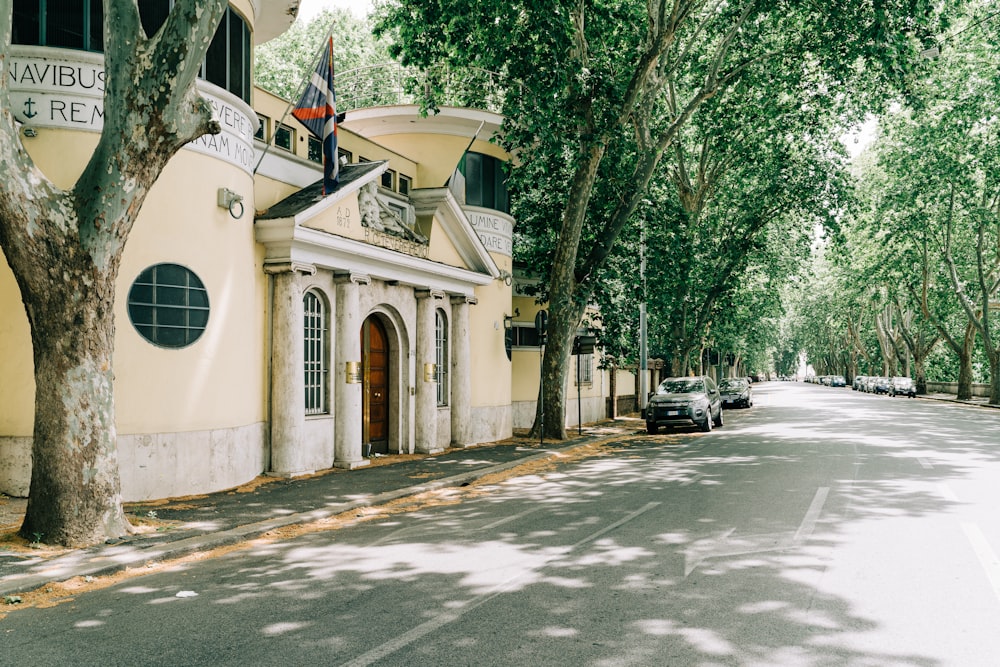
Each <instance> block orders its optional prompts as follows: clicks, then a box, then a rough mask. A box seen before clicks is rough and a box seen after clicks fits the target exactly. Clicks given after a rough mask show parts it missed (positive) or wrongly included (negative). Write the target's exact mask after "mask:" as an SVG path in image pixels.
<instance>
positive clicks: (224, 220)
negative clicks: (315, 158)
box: [0, 128, 266, 435]
mask: <svg viewBox="0 0 1000 667" xmlns="http://www.w3.org/2000/svg"><path fill="white" fill-rule="evenodd" d="M97 137H98V135H97V134H96V133H92V132H72V131H65V130H55V129H48V128H43V129H42V130H40V131H39V136H38V137H36V138H33V139H28V140H26V141H25V146H26V148H27V149H28V151H29V153H30V154H31V155H32V158H33V159H34V160H35V162H36V164H38V165H39V167H40V168H41V169H42V171H43V172H44V173H45V174H46V176H48V177H49V178H50V179H52V181H53V182H54V183H55V184H56V185H58V186H60V187H63V188H70V187H72V186H73V184H74V183H75V181H76V179H77V178H78V176H79V174H80V173H81V171H82V170H83V167H84V166H85V163H86V160H87V159H88V158H89V155H90V153H91V152H92V150H93V146H94V145H95V144H96V141H97ZM221 187H227V188H229V189H230V190H233V191H235V192H238V193H240V194H242V195H244V196H245V197H246V199H247V201H249V200H250V199H251V198H252V197H251V195H252V192H253V182H252V179H251V177H250V176H249V175H248V174H246V173H245V172H243V171H241V170H239V169H237V168H235V167H233V166H230V165H228V164H226V163H224V162H222V161H220V160H218V159H215V158H213V157H209V156H205V155H201V154H198V153H195V152H192V151H180V152H179V153H178V154H177V155H176V156H174V158H173V159H172V160H171V162H170V163H169V164H168V165H167V167H166V169H165V170H164V172H163V174H162V175H161V177H160V179H159V180H158V181H157V183H156V184H155V185H154V186H153V189H152V190H151V191H150V193H149V195H148V197H147V199H146V202H145V203H144V204H143V208H142V211H141V212H140V214H139V217H138V219H137V221H136V223H135V226H134V227H133V230H132V233H131V235H130V237H129V239H128V242H127V245H126V248H125V252H124V255H123V258H122V265H121V269H120V272H119V281H118V287H117V293H116V305H115V317H116V338H115V356H114V363H115V400H116V413H117V424H118V431H119V433H123V434H127V433H156V432H161V431H188V430H200V429H211V428H224V427H229V426H242V425H247V424H251V423H255V422H259V421H263V420H264V417H265V408H266V403H265V401H266V393H265V392H264V377H265V376H264V373H265V369H266V365H265V364H263V363H262V359H263V357H264V354H263V350H264V336H265V324H266V323H265V321H264V319H265V318H264V313H265V292H266V283H265V277H264V274H263V272H262V270H261V266H262V262H263V251H262V249H260V248H258V247H257V246H256V244H255V243H254V239H253V215H252V212H251V211H249V210H248V211H247V212H246V213H244V216H243V218H242V219H240V220H234V219H233V218H232V217H230V215H229V213H228V211H226V210H225V209H222V208H219V207H218V206H217V205H216V191H217V190H218V188H221ZM159 262H173V263H177V264H181V265H184V266H187V267H188V268H189V269H191V270H192V271H194V272H195V273H196V274H197V275H198V276H199V278H201V280H202V281H203V282H204V283H205V286H206V288H207V289H208V291H209V303H210V307H211V314H210V316H209V326H208V329H207V330H206V332H205V333H204V334H203V336H202V338H201V339H199V340H198V341H197V342H196V343H194V344H193V345H191V346H190V347H188V348H185V349H183V350H166V349H162V348H157V347H155V346H153V345H152V344H151V343H148V342H147V341H146V340H145V339H143V338H141V337H140V336H139V335H138V333H136V331H135V329H134V328H133V327H132V325H131V323H130V322H129V319H128V312H127V299H128V291H129V288H130V287H131V284H132V282H133V281H134V279H135V278H136V277H137V276H138V274H139V273H140V272H141V271H143V270H144V269H145V268H147V267H148V266H150V265H152V264H156V263H159ZM0 312H2V313H3V314H4V317H3V323H2V324H0V349H2V350H4V351H5V352H8V351H13V350H23V353H14V354H3V355H2V358H0V379H2V381H0V434H3V435H30V434H31V428H32V419H33V412H34V407H33V406H34V389H33V387H34V381H33V378H32V373H33V370H32V369H33V365H32V360H31V344H30V335H29V329H28V322H27V317H26V316H25V315H24V309H23V305H22V304H21V302H20V294H19V291H18V288H17V285H16V284H15V283H14V279H13V275H12V274H11V273H10V269H9V267H8V266H7V264H6V260H3V263H2V268H0Z"/></svg>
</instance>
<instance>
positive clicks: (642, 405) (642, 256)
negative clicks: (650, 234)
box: [639, 222, 649, 416]
mask: <svg viewBox="0 0 1000 667" xmlns="http://www.w3.org/2000/svg"><path fill="white" fill-rule="evenodd" d="M639 280H640V281H641V282H642V295H641V300H640V301H639V412H640V413H641V414H642V415H643V416H645V414H646V396H647V395H648V394H649V378H648V377H646V372H647V370H648V366H649V362H648V357H649V354H648V353H647V351H646V223H645V222H643V223H642V228H641V231H640V240H639Z"/></svg>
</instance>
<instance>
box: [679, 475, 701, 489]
mask: <svg viewBox="0 0 1000 667" xmlns="http://www.w3.org/2000/svg"><path fill="white" fill-rule="evenodd" d="M704 477H705V473H701V472H700V473H698V474H696V475H694V476H692V477H690V478H688V479H686V480H684V481H683V482H681V486H691V485H692V484H694V483H695V482H700V481H701V480H702V479H704Z"/></svg>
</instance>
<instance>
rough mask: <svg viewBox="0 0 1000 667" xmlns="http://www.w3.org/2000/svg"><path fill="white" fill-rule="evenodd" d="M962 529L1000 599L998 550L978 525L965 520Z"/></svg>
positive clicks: (999, 560)
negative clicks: (996, 550)
mask: <svg viewBox="0 0 1000 667" xmlns="http://www.w3.org/2000/svg"><path fill="white" fill-rule="evenodd" d="M962 530H964V531H965V536H966V537H967V538H969V542H970V543H971V544H972V550H973V551H975V552H976V557H977V558H979V563H980V564H981V565H982V566H983V569H984V570H986V577H987V578H988V579H989V580H990V584H991V585H992V586H993V594H994V595H995V596H996V598H997V600H1000V558H997V554H996V552H995V551H993V547H991V546H990V543H989V540H987V539H986V536H985V535H983V531H982V530H980V529H979V526H978V525H976V524H974V523H967V522H963V523H962Z"/></svg>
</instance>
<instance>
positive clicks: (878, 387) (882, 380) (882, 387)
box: [871, 376, 889, 394]
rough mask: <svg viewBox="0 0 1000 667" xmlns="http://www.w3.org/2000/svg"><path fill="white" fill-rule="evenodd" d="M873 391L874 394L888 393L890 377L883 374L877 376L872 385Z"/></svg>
mask: <svg viewBox="0 0 1000 667" xmlns="http://www.w3.org/2000/svg"><path fill="white" fill-rule="evenodd" d="M871 392H872V393H873V394H888V393H889V378H887V377H883V376H879V377H876V378H875V381H874V382H873V383H872V385H871Z"/></svg>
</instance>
